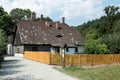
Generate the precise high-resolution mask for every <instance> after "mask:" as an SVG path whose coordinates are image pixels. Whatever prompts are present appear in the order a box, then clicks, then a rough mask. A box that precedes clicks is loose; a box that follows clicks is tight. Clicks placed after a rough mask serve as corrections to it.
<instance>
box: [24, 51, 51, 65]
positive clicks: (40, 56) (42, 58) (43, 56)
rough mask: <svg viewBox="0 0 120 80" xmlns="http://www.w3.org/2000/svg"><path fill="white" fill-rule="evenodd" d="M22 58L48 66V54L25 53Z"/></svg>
mask: <svg viewBox="0 0 120 80" xmlns="http://www.w3.org/2000/svg"><path fill="white" fill-rule="evenodd" d="M24 58H27V59H30V60H35V61H39V62H42V63H46V64H50V52H31V51H25V53H24Z"/></svg>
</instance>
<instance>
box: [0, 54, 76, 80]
mask: <svg viewBox="0 0 120 80" xmlns="http://www.w3.org/2000/svg"><path fill="white" fill-rule="evenodd" d="M0 80H77V79H76V78H73V77H70V76H68V75H66V74H64V73H61V72H59V71H57V70H55V69H53V67H52V66H51V65H47V64H43V63H40V62H36V61H32V60H27V59H24V58H22V57H9V56H7V57H5V61H4V62H3V63H2V69H0Z"/></svg>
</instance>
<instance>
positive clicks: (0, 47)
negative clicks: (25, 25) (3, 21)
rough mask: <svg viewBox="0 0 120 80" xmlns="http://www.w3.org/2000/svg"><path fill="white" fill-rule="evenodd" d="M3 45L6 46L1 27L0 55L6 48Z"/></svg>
mask: <svg viewBox="0 0 120 80" xmlns="http://www.w3.org/2000/svg"><path fill="white" fill-rule="evenodd" d="M5 46H6V36H5V32H4V31H3V30H2V29H0V55H1V54H2V52H3V51H4V50H5V48H6V47H5Z"/></svg>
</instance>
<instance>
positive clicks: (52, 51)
mask: <svg viewBox="0 0 120 80" xmlns="http://www.w3.org/2000/svg"><path fill="white" fill-rule="evenodd" d="M77 48H78V52H75V48H74V47H73V48H72V47H68V51H66V49H65V53H66V54H75V53H83V46H78V47H77ZM50 51H51V53H56V51H55V48H54V47H51V49H50ZM59 51H60V52H59V53H62V48H59Z"/></svg>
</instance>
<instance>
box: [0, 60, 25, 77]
mask: <svg viewBox="0 0 120 80" xmlns="http://www.w3.org/2000/svg"><path fill="white" fill-rule="evenodd" d="M19 61H20V60H5V61H4V62H2V66H1V69H0V76H7V75H14V74H17V73H19V72H21V71H20V70H18V68H20V67H24V66H25V65H20V64H17V63H18V62H19Z"/></svg>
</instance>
